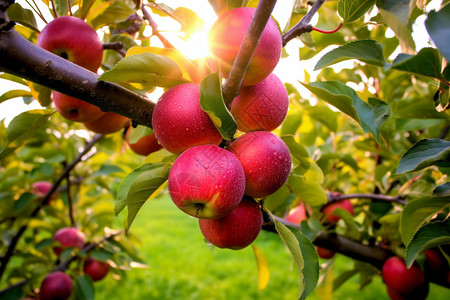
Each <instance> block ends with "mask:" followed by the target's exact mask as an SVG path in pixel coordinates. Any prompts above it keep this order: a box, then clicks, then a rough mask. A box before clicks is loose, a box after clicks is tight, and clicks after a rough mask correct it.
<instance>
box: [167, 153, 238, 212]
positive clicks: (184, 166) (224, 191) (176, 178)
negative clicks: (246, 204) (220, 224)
mask: <svg viewBox="0 0 450 300" xmlns="http://www.w3.org/2000/svg"><path fill="white" fill-rule="evenodd" d="M244 188H245V175H244V170H243V169H242V166H241V164H240V163H239V160H238V159H237V158H236V156H235V155H234V154H232V153H230V152H229V151H227V150H224V149H222V148H220V147H218V146H215V145H201V146H195V147H192V148H189V149H188V150H186V151H184V152H183V153H182V154H181V155H180V156H179V157H178V158H177V159H176V160H175V162H174V164H173V166H172V169H171V170H170V174H169V193H170V196H171V197H172V200H173V202H174V203H175V205H176V206H178V208H180V209H181V210H182V211H184V212H185V213H187V214H189V215H191V216H194V217H197V218H203V219H217V218H221V217H223V216H225V215H227V214H229V213H230V212H231V211H232V210H233V209H234V208H235V207H236V206H237V205H238V204H239V202H240V201H241V199H242V197H243V196H244Z"/></svg>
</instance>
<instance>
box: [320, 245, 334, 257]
mask: <svg viewBox="0 0 450 300" xmlns="http://www.w3.org/2000/svg"><path fill="white" fill-rule="evenodd" d="M316 250H317V255H318V256H319V257H321V258H324V259H330V258H332V257H333V256H334V254H335V252H334V251H331V250H329V249H327V248H323V247H316Z"/></svg>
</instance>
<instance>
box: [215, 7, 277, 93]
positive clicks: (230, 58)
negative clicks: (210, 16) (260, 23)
mask: <svg viewBox="0 0 450 300" xmlns="http://www.w3.org/2000/svg"><path fill="white" fill-rule="evenodd" d="M255 11H256V9H255V8H252V7H239V8H235V9H231V10H229V11H227V12H225V13H224V14H222V15H220V16H219V18H218V19H217V21H216V22H215V23H214V24H213V26H212V27H211V30H210V31H209V35H208V38H209V50H210V52H211V53H212V54H214V55H215V56H216V57H217V58H218V59H219V64H220V69H221V73H222V75H223V76H224V77H225V78H228V76H229V74H230V71H231V67H232V66H233V62H234V60H235V58H236V56H237V54H238V52H239V48H240V46H241V44H242V41H243V40H244V37H245V35H246V33H247V30H248V27H249V26H250V23H251V21H252V17H253V15H254V14H255ZM281 49H282V41H281V33H280V29H279V28H278V25H277V24H276V23H275V21H274V20H273V19H272V18H270V19H269V20H268V22H267V25H266V27H265V28H264V31H263V33H262V35H261V38H260V40H259V43H258V46H257V47H256V49H255V52H254V53H253V56H252V59H251V60H250V63H249V65H248V68H247V71H246V73H245V76H244V81H243V85H255V84H257V83H259V82H261V81H262V80H263V79H264V78H266V77H267V76H268V75H269V74H270V73H272V71H273V70H274V69H275V67H276V65H277V64H278V61H279V60H280V57H281Z"/></svg>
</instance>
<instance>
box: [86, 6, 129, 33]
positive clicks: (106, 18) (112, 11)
mask: <svg viewBox="0 0 450 300" xmlns="http://www.w3.org/2000/svg"><path fill="white" fill-rule="evenodd" d="M100 3H101V4H100V5H99V6H97V7H96V8H95V9H93V10H92V11H91V13H90V14H89V15H88V18H87V20H86V21H87V23H88V24H90V25H91V26H92V27H93V28H94V29H95V30H97V29H98V28H100V27H103V26H106V25H114V24H117V23H119V22H122V21H125V20H126V19H127V18H128V16H130V15H131V14H133V13H134V10H133V8H131V7H130V5H128V1H122V0H116V1H112V2H105V3H102V2H100ZM130 4H131V3H130ZM133 6H134V5H133Z"/></svg>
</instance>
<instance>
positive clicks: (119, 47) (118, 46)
mask: <svg viewBox="0 0 450 300" xmlns="http://www.w3.org/2000/svg"><path fill="white" fill-rule="evenodd" d="M103 49H105V50H114V51H117V52H118V53H119V54H120V55H122V56H123V57H125V55H126V54H127V53H126V52H125V50H123V43H122V42H114V43H104V44H103Z"/></svg>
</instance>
